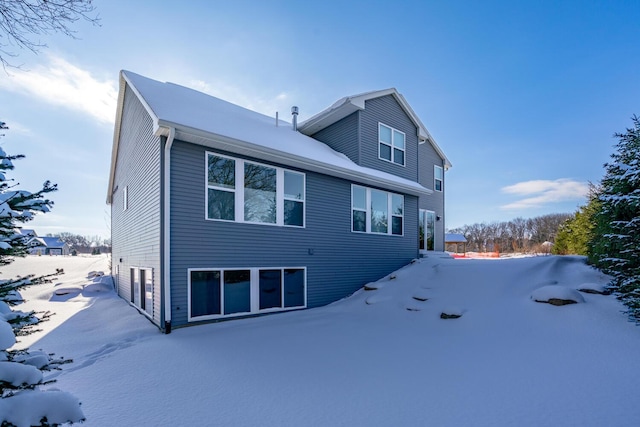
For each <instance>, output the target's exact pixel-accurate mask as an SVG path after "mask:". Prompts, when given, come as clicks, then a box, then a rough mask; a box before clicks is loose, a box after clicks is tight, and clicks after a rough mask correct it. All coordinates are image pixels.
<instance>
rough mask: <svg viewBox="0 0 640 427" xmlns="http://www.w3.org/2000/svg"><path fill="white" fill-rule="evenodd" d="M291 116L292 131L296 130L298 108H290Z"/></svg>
mask: <svg viewBox="0 0 640 427" xmlns="http://www.w3.org/2000/svg"><path fill="white" fill-rule="evenodd" d="M291 115H292V116H293V130H295V131H297V130H298V107H296V106H295V105H294V106H293V107H291Z"/></svg>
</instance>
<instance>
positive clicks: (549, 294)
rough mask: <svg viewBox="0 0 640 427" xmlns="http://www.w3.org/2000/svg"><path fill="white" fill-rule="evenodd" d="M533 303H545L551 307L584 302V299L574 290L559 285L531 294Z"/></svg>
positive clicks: (549, 286) (545, 287)
mask: <svg viewBox="0 0 640 427" xmlns="http://www.w3.org/2000/svg"><path fill="white" fill-rule="evenodd" d="M531 299H532V300H534V301H535V302H546V303H548V304H552V305H566V304H575V303H580V302H585V301H584V297H583V296H582V295H581V294H580V292H578V291H577V290H575V289H571V288H567V287H566V286H560V285H548V286H543V287H541V288H538V289H536V290H535V291H533V292H532V293H531Z"/></svg>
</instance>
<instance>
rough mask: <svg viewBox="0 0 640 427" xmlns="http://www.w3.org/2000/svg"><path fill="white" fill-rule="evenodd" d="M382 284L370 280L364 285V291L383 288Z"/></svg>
mask: <svg viewBox="0 0 640 427" xmlns="http://www.w3.org/2000/svg"><path fill="white" fill-rule="evenodd" d="M383 287H384V285H383V284H382V283H381V282H371V283H367V284H366V285H364V290H365V291H377V290H378V289H381V288H383Z"/></svg>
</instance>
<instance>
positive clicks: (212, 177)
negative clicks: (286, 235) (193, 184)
mask: <svg viewBox="0 0 640 427" xmlns="http://www.w3.org/2000/svg"><path fill="white" fill-rule="evenodd" d="M206 167H207V184H206V187H207V196H206V218H207V219H213V220H219V221H235V222H246V223H255V224H272V225H280V226H291V227H304V226H305V224H304V222H305V178H306V176H305V174H304V173H300V172H294V171H290V170H287V169H283V168H279V167H275V166H268V165H263V164H259V163H255V162H251V161H248V160H243V159H236V158H233V157H227V156H223V155H220V154H216V153H206Z"/></svg>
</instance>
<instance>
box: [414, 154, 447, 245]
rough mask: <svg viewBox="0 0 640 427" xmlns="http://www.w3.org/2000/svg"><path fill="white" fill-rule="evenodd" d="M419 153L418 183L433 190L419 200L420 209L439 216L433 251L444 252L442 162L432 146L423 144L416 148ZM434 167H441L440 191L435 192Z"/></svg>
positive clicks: (444, 187) (443, 177)
mask: <svg viewBox="0 0 640 427" xmlns="http://www.w3.org/2000/svg"><path fill="white" fill-rule="evenodd" d="M418 150H419V153H420V165H419V166H420V167H419V170H418V172H419V174H418V178H419V179H418V182H419V183H420V185H422V186H423V187H425V188H428V189H430V190H433V194H431V195H430V196H427V197H421V198H420V209H426V210H430V211H434V212H435V213H436V215H438V216H440V218H441V219H440V221H436V240H435V250H437V251H444V228H445V217H444V194H445V191H447V184H446V182H445V178H446V177H445V173H444V161H443V160H442V158H441V157H440V155H439V154H438V153H437V152H436V150H435V149H434V148H433V145H431V144H429V143H428V142H425V143H424V144H420V146H419V147H418ZM434 166H440V167H442V168H443V169H442V171H443V172H442V190H443V191H435V188H434Z"/></svg>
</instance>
